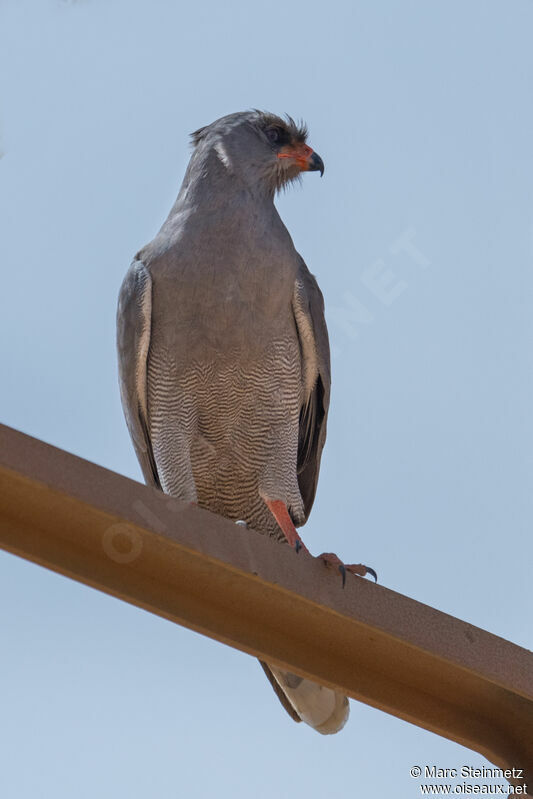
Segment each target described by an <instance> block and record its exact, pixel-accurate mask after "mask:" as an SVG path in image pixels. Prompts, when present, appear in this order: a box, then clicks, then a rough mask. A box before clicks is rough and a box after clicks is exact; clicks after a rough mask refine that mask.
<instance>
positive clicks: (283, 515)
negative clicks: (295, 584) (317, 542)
mask: <svg viewBox="0 0 533 799" xmlns="http://www.w3.org/2000/svg"><path fill="white" fill-rule="evenodd" d="M264 501H265V503H266V505H267V507H268V509H269V511H270V512H271V514H272V515H273V517H274V518H275V520H276V521H277V523H278V524H279V526H280V527H281V529H282V531H283V533H284V535H285V538H286V539H287V541H288V543H289V544H290V546H291V547H294V549H295V550H296V552H299V551H300V550H301V549H303V550H305V551H306V552H309V550H308V549H307V547H306V546H305V544H304V543H303V541H302V539H301V538H300V536H299V535H298V533H297V531H296V527H295V526H294V524H293V521H292V519H291V517H290V514H289V511H288V510H287V506H286V505H285V503H284V502H283V501H282V500H281V499H265V498H264ZM318 557H319V558H320V560H322V561H324V563H325V564H326V566H336V568H337V569H338V571H339V572H340V574H341V577H342V587H343V588H344V585H345V583H346V572H350V574H357V575H359V577H365V576H366V575H367V574H370V575H372V577H373V578H374V580H375V581H376V582H377V581H378V576H377V574H376V572H375V571H374V569H371V568H370V566H365V565H364V564H363V563H350V564H345V563H343V562H342V560H341V559H340V558H338V557H337V555H334V554H333V552H323V553H322V555H319V556H318Z"/></svg>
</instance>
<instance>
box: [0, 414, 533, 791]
mask: <svg viewBox="0 0 533 799" xmlns="http://www.w3.org/2000/svg"><path fill="white" fill-rule="evenodd" d="M0 546H1V547H2V548H3V549H5V550H7V551H9V552H12V553H14V554H16V555H19V556H21V557H24V558H27V559H29V560H31V561H34V562H35V563H39V564H41V565H42V566H46V567H48V568H50V569H53V570H54V571H57V572H59V573H61V574H64V575H67V576H68V577H71V578H73V579H75V580H79V581H80V582H83V583H85V584H87V585H90V586H92V587H94V588H98V589H99V590H101V591H105V592H106V593H108V594H112V595H113V596H116V597H118V598H120V599H123V600H125V601H126V602H131V603H132V604H134V605H137V606H139V607H141V608H144V609H145V610H148V611H150V612H152V613H156V614H158V615H159V616H163V617H165V618H167V619H169V620H171V621H173V622H176V623H178V624H182V625H184V626H185V627H189V628H191V629H193V630H196V631H198V632H201V633H203V634H205V635H208V636H210V637H211V638H214V639H216V640H218V641H221V642H223V643H225V644H228V645H230V646H233V647H236V648H237V649H240V650H242V651H244V652H247V653H249V654H251V655H255V656H257V657H260V658H261V659H263V660H268V661H271V662H272V663H275V664H278V665H280V666H282V667H285V668H288V669H290V670H292V671H294V672H296V673H298V674H300V675H302V676H304V677H308V678H311V679H314V680H316V681H318V682H321V683H323V684H325V685H329V686H331V687H334V688H337V689H339V690H342V691H345V692H346V693H347V694H348V695H349V696H351V697H353V698H354V699H358V700H360V701H362V702H365V703H367V704H369V705H372V706H373V707H376V708H379V709H381V710H384V711H385V712H387V713H391V714H393V715H395V716H398V717H399V718H401V719H404V720H405V721H409V722H411V723H413V724H417V725H418V726H420V727H424V728H425V729H427V730H431V731H432V732H435V733H437V734H438V735H442V736H444V737H446V738H450V739H451V740H453V741H457V742H458V743H460V744H462V745H463V746H466V747H468V748H470V749H473V750H475V751H477V752H480V753H481V754H482V755H484V756H485V757H486V758H487V759H488V760H489V761H491V762H492V763H494V764H495V765H496V766H497V767H500V768H502V769H509V770H511V769H513V768H515V769H523V775H522V776H523V779H519V778H513V777H510V781H511V782H513V783H514V784H515V785H520V786H523V785H524V781H525V783H528V782H529V783H530V784H531V785H533V654H532V653H531V652H529V651H527V650H525V649H522V648H520V647H518V646H516V645H515V644H512V643H510V642H509V641H505V640H503V639H502V638H498V637H497V636H495V635H492V634H491V633H488V632H486V631H484V630H481V629H479V628H477V627H474V626H472V625H470V624H468V623H466V622H464V621H460V620H459V619H456V618H453V617H452V616H448V615H447V614H445V613H441V612H440V611H437V610H434V609H433V608H430V607H428V606H427V605H423V604H421V603H419V602H416V601H415V600H413V599H410V598H408V597H405V596H402V595H401V594H397V593H395V592H394V591H390V590H388V589H387V588H384V587H382V586H380V585H374V584H373V583H371V582H369V581H366V580H360V579H358V578H354V579H351V580H349V581H348V582H347V584H346V589H345V590H344V591H342V590H340V585H339V580H338V579H337V577H336V576H335V575H334V574H333V572H330V571H329V570H328V569H326V568H325V567H324V566H323V564H321V563H320V562H318V561H316V560H314V559H313V558H311V557H310V556H308V555H307V554H306V553H304V552H302V553H300V554H299V555H296V554H295V553H294V552H293V551H292V550H289V549H288V548H286V547H284V546H280V545H279V544H276V543H274V542H272V541H271V540H269V539H267V538H265V537H264V536H261V535H259V534H257V533H255V532H254V531H250V530H244V529H242V528H240V527H239V526H237V525H235V524H233V523H231V522H228V521H227V520H225V519H222V518H220V517H218V516H215V515H213V514H211V513H208V512H207V511H203V510H200V509H198V508H192V507H190V506H188V505H186V504H184V503H182V502H179V501H177V500H172V499H170V498H169V497H166V496H165V495H164V494H162V493H161V492H159V491H156V490H154V489H151V488H148V487H146V486H143V485H141V484H139V483H136V482H135V481H133V480H129V479H127V478H125V477H122V476H120V475H118V474H115V473H114V472H110V471H108V470H107V469H104V468H102V467H100V466H97V465H95V464H93V463H89V462H88V461H85V460H83V459H81V458H77V457H75V456H74V455H71V454H69V453H67V452H64V451H62V450H59V449H56V448H55V447H52V446H50V445H48V444H45V443H43V442H42V441H38V440H36V439H33V438H30V437H29V436H26V435H24V434H22V433H20V432H17V431H15V430H12V429H11V428H8V427H4V426H1V425H0ZM530 791H531V793H533V789H531V788H530Z"/></svg>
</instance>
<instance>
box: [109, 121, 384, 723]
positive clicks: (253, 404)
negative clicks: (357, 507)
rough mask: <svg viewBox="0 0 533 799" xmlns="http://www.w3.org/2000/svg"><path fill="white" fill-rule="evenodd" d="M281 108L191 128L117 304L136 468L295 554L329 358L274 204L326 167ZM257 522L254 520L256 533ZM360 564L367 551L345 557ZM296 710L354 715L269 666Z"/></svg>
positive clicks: (308, 715) (326, 719) (320, 309)
mask: <svg viewBox="0 0 533 799" xmlns="http://www.w3.org/2000/svg"><path fill="white" fill-rule="evenodd" d="M306 140H307V130H306V128H305V126H303V125H297V124H296V123H295V122H294V121H293V120H292V119H291V118H290V117H287V118H285V119H282V118H280V117H278V116H275V115H273V114H270V113H265V112H260V111H247V112H241V113H236V114H230V115H228V116H225V117H222V118H221V119H218V120H217V121H216V122H213V123H212V124H211V125H208V126H206V127H203V128H201V129H199V130H197V131H196V132H195V133H193V134H192V144H193V148H194V150H193V154H192V157H191V160H190V163H189V166H188V168H187V171H186V174H185V178H184V180H183V184H182V186H181V189H180V192H179V194H178V198H177V200H176V202H175V204H174V206H173V208H172V210H171V211H170V214H169V216H168V218H167V220H166V221H165V223H164V224H163V226H162V228H161V230H160V231H159V233H158V234H157V236H156V237H155V238H154V240H153V241H152V242H150V243H149V244H147V245H146V246H145V247H144V248H143V249H142V250H140V252H138V253H137V255H136V256H135V258H134V260H133V262H132V264H131V267H130V269H129V271H128V273H127V275H126V277H125V279H124V282H123V284H122V287H121V290H120V296H119V304H118V314H117V339H118V354H119V377H120V389H121V397H122V404H123V408H124V413H125V416H126V421H127V424H128V428H129V431H130V434H131V437H132V439H133V443H134V446H135V451H136V453H137V457H138V459H139V462H140V465H141V468H142V471H143V474H144V477H145V480H146V482H147V483H148V484H151V485H154V486H157V487H158V488H160V489H161V490H162V491H164V492H166V493H167V494H170V495H172V496H174V497H177V498H179V499H181V500H185V501H188V502H192V503H197V504H198V505H199V506H200V507H202V508H207V509H208V510H210V511H213V512H214V513H218V514H220V515H221V516H225V517H227V518H228V519H232V520H234V521H238V520H242V521H244V522H245V523H246V524H247V525H248V526H249V527H250V528H253V529H254V530H257V531H259V532H261V533H263V534H265V535H269V536H271V537H272V538H274V539H275V540H277V541H283V542H285V543H288V544H289V545H290V546H292V547H294V548H295V549H296V550H297V551H299V550H300V549H302V548H304V546H303V543H302V541H301V538H300V536H299V535H298V533H297V531H296V529H295V528H296V527H297V526H300V525H303V524H304V523H305V522H306V520H307V518H308V516H309V513H310V511H311V507H312V505H313V501H314V498H315V492H316V487H317V480H318V472H319V466H320V458H321V454H322V449H323V446H324V441H325V438H326V420H327V413H328V406H329V394H330V359H329V345H328V334H327V329H326V323H325V319H324V303H323V298H322V294H321V292H320V289H319V288H318V285H317V282H316V280H315V278H314V277H313V275H312V274H311V273H310V272H309V270H308V269H307V267H306V265H305V263H304V261H303V259H302V258H301V256H300V255H299V254H298V253H297V251H296V249H295V248H294V245H293V242H292V239H291V237H290V235H289V233H288V231H287V229H286V227H285V225H284V224H283V222H282V221H281V218H280V216H279V214H278V212H277V210H276V208H275V205H274V196H275V193H276V191H277V190H279V189H280V188H282V187H283V186H285V185H286V184H287V183H289V182H290V181H292V180H294V179H296V178H298V176H299V175H300V173H301V172H303V171H319V172H320V173H321V174H322V173H323V171H324V165H323V162H322V159H321V158H320V157H319V156H318V155H317V154H316V153H315V152H314V151H313V150H312V149H311V148H310V147H309V146H308V145H307V143H306ZM250 534H252V533H250ZM320 557H321V558H322V559H323V560H324V562H326V563H327V564H330V565H331V564H333V565H334V566H335V567H336V568H339V570H340V572H341V574H342V579H343V584H344V580H345V577H346V571H350V572H353V573H354V574H358V575H361V576H364V575H365V574H367V573H368V572H370V573H371V574H372V575H373V576H375V573H374V572H373V570H371V569H368V568H367V567H366V566H364V565H362V564H357V565H350V566H345V565H344V564H343V563H341V561H340V560H339V559H338V558H337V557H336V556H335V555H334V554H332V553H324V554H323V555H321V556H320ZM262 666H263V669H264V670H265V672H266V674H267V677H268V679H269V680H270V682H271V684H272V686H273V688H274V690H275V692H276V694H277V696H278V697H279V699H280V700H281V703H282V704H283V706H284V707H285V709H286V710H287V712H288V713H289V714H290V715H291V717H292V718H293V719H294V720H295V721H302V720H303V721H305V722H307V723H308V724H309V725H311V726H312V727H313V728H314V729H316V730H318V732H321V733H324V734H326V733H334V732H337V731H338V730H340V729H341V728H342V727H343V726H344V724H345V722H346V719H347V718H348V713H349V704H348V700H347V698H346V697H345V696H343V695H342V694H340V693H338V692H335V691H333V690H331V689H329V688H326V687H323V686H320V685H317V684H315V683H313V682H311V681H309V680H306V679H303V678H301V677H297V676H296V675H294V674H291V673H289V672H285V671H283V670H282V669H279V668H277V667H275V666H273V665H268V664H266V663H262Z"/></svg>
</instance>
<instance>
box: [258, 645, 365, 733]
mask: <svg viewBox="0 0 533 799" xmlns="http://www.w3.org/2000/svg"><path fill="white" fill-rule="evenodd" d="M259 662H260V663H261V666H262V667H263V670H264V672H265V674H266V676H267V677H268V680H269V682H270V684H271V686H272V688H273V689H274V691H275V693H276V695H277V697H278V699H279V701H280V702H281V704H282V705H283V707H284V708H285V710H286V711H287V713H288V714H289V716H290V717H291V718H292V719H294V721H305V723H306V724H309V726H310V727H313V729H314V730H316V731H317V732H320V733H322V735H331V734H332V733H334V732H339V730H342V728H343V727H344V725H345V724H346V722H347V721H348V716H349V715H350V705H349V702H348V698H347V697H346V696H344V695H343V694H339V693H337V691H333V690H332V689H331V688H326V687H324V686H323V685H318V684H317V683H314V682H311V680H306V679H304V678H303V677H297V676H296V674H291V672H290V671H283V670H282V669H278V667H277V666H272V665H270V664H269V663H264V662H263V661H262V660H260V661H259Z"/></svg>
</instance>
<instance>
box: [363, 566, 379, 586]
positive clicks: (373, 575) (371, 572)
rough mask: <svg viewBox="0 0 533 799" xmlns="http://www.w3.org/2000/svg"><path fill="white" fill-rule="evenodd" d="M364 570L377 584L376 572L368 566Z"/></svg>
mask: <svg viewBox="0 0 533 799" xmlns="http://www.w3.org/2000/svg"><path fill="white" fill-rule="evenodd" d="M365 569H366V570H367V572H368V573H369V574H371V575H372V577H373V578H374V580H375V581H376V583H377V581H378V576H377V574H376V572H375V571H374V569H371V568H370V566H365Z"/></svg>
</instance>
